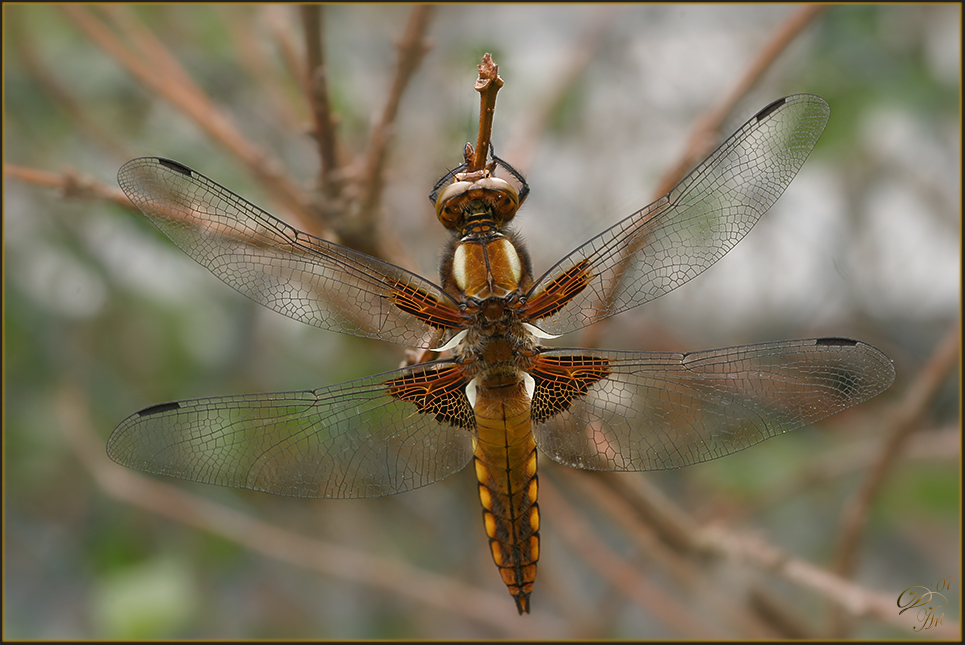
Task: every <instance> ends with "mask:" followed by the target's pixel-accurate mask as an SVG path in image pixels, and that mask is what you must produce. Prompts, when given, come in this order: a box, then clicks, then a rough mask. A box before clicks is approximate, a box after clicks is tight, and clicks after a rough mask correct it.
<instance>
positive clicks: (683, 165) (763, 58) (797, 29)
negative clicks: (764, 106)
mask: <svg viewBox="0 0 965 645" xmlns="http://www.w3.org/2000/svg"><path fill="white" fill-rule="evenodd" d="M826 9H827V6H825V5H813V4H812V5H804V6H802V7H800V8H798V10H797V11H795V12H794V14H792V15H791V17H790V18H788V19H787V20H786V21H785V22H784V24H782V25H780V26H779V27H778V29H777V31H775V32H774V34H773V35H772V36H771V38H770V39H769V40H768V41H767V42H766V43H764V46H763V47H762V48H761V50H760V51H759V52H758V53H757V57H756V58H755V59H754V60H753V61H751V64H750V66H749V67H748V68H747V70H746V71H745V72H744V75H743V76H742V77H741V78H739V79H738V81H737V83H736V84H735V85H734V87H733V88H731V91H730V92H729V93H728V94H727V95H726V96H725V97H724V99H723V100H722V101H720V103H718V104H717V105H716V106H715V107H714V108H713V109H711V110H710V111H709V112H707V113H706V114H704V115H703V116H702V117H701V118H700V120H699V121H698V122H697V124H696V125H695V127H694V129H693V130H692V132H691V134H690V137H689V139H688V140H687V146H686V148H685V150H684V154H683V156H682V157H681V158H680V160H679V161H678V162H677V165H676V166H674V167H673V168H671V169H670V171H668V172H667V173H666V174H665V175H664V176H663V179H662V180H661V181H660V183H659V184H657V190H656V191H655V193H654V198H656V197H660V196H662V195H665V194H667V193H668V192H670V189H671V188H673V187H674V186H676V185H677V182H679V181H680V180H681V179H683V177H684V175H685V174H686V173H687V172H689V171H690V169H691V168H693V167H694V166H695V165H696V164H697V163H698V162H699V161H700V160H702V159H703V158H704V157H706V156H707V154H708V153H709V152H710V151H711V150H712V149H713V147H714V145H715V144H716V143H717V139H718V137H719V133H720V128H721V126H722V125H723V123H724V121H725V120H726V119H727V118H728V117H729V116H730V115H731V113H732V112H733V111H734V108H735V107H736V106H737V104H738V103H740V101H741V100H742V99H743V98H744V97H745V96H746V95H747V94H748V93H749V92H750V91H751V90H752V89H753V88H754V86H755V85H756V84H757V82H758V81H760V79H761V77H762V76H763V75H764V73H765V72H766V71H767V70H768V69H770V67H771V65H773V64H774V63H775V61H777V59H778V57H779V56H780V55H781V54H782V53H784V50H785V49H787V47H788V45H790V44H791V43H792V42H794V39H795V38H797V36H798V35H800V33H801V32H802V31H804V29H805V28H807V27H808V26H809V25H810V24H811V23H812V22H813V21H814V20H815V19H816V18H817V17H818V16H819V15H821V13H823V12H824V11H825V10H826Z"/></svg>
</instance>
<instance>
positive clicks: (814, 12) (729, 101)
mask: <svg viewBox="0 0 965 645" xmlns="http://www.w3.org/2000/svg"><path fill="white" fill-rule="evenodd" d="M823 10H824V7H823V6H821V5H806V6H804V7H801V8H800V9H799V10H798V11H796V12H795V13H794V15H792V16H791V18H790V19H789V20H787V21H786V22H785V23H784V24H783V25H781V26H780V27H779V28H778V30H777V31H776V32H775V34H774V35H773V36H772V37H771V39H770V40H768V42H767V43H765V45H764V47H763V48H762V49H761V51H760V52H759V53H758V55H757V58H755V59H754V61H753V62H752V63H751V65H750V67H749V68H748V70H747V72H745V74H744V76H742V77H741V78H740V79H739V80H738V82H737V83H736V85H735V86H734V88H733V89H732V90H731V91H730V93H729V94H728V95H727V97H726V98H725V99H724V100H723V101H721V102H720V104H718V105H717V107H715V108H714V109H713V110H711V111H710V112H708V113H707V114H705V115H704V116H703V117H702V118H701V119H700V120H699V121H698V122H697V125H696V127H695V128H694V130H693V132H692V134H691V135H690V138H689V140H688V144H687V147H686V149H685V152H684V155H683V157H682V158H681V159H680V160H679V161H678V162H677V165H676V166H674V167H673V168H672V169H671V170H670V172H668V173H666V174H665V175H664V177H663V179H662V181H661V182H660V183H659V184H658V188H657V190H656V193H655V197H660V196H662V195H665V194H666V193H668V192H670V189H672V188H673V187H674V186H676V185H677V183H678V182H679V181H680V180H681V179H682V178H683V176H684V175H685V174H686V173H687V172H688V171H689V170H690V169H691V168H692V167H693V166H694V165H695V164H696V163H697V162H698V161H700V160H701V159H703V158H704V157H705V156H706V155H707V153H708V152H710V150H711V148H712V147H713V145H714V143H715V142H716V141H717V138H718V136H717V133H718V131H719V130H720V127H721V124H722V123H723V121H724V119H726V118H727V116H728V115H729V114H730V113H731V111H732V110H733V108H734V106H735V105H736V104H737V102H738V101H739V100H740V99H741V98H742V97H743V96H744V94H746V93H747V92H748V91H749V90H750V89H751V88H752V87H753V86H754V84H755V83H756V82H757V81H758V80H759V79H760V77H761V75H762V74H763V73H764V71H766V70H767V69H768V67H770V66H771V65H772V64H773V63H774V61H775V60H776V59H777V57H778V55H780V53H781V52H783V51H784V49H786V48H787V46H788V45H789V44H790V43H791V42H792V41H793V39H794V38H795V37H796V36H797V35H798V34H800V33H801V31H803V29H804V28H805V27H806V26H808V25H809V24H810V23H811V21H813V20H814V18H815V17H816V16H818V15H819V14H820V13H821V11H823ZM645 242H646V237H645V236H638V239H637V241H636V243H635V245H634V246H633V247H630V248H627V249H626V251H625V254H624V262H623V264H624V266H623V267H622V268H620V269H618V270H617V271H616V276H617V279H616V280H614V281H613V285H614V287H616V286H617V285H619V284H620V279H619V278H620V276H622V275H623V272H624V270H625V267H626V263H627V262H629V260H630V258H631V257H632V256H633V253H634V252H635V251H636V250H637V248H639V247H640V246H641V245H643V244H644V243H645ZM612 297H613V295H612V292H611V291H608V292H607V293H606V294H605V295H604V297H603V300H604V301H603V302H602V303H601V308H603V309H606V308H607V302H608V301H609V300H610V299H612ZM604 329H605V324H597V325H591V326H590V327H588V328H587V329H586V330H585V331H584V332H583V334H582V336H583V345H584V346H585V347H597V346H598V345H599V338H600V334H601V333H602V332H603V330H604Z"/></svg>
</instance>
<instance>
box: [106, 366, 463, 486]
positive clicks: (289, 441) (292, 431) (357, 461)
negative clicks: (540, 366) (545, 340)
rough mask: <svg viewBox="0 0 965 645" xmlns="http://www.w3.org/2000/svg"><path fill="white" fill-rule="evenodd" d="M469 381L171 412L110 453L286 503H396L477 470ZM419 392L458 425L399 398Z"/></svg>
mask: <svg viewBox="0 0 965 645" xmlns="http://www.w3.org/2000/svg"><path fill="white" fill-rule="evenodd" d="M461 379H462V375H461V368H459V367H458V366H455V365H452V364H451V363H448V362H440V363H432V364H423V365H420V366H418V367H413V368H407V369H403V370H397V371H395V372H388V373H386V374H381V375H378V376H373V377H369V378H365V379H360V380H357V381H350V382H348V383H343V384H341V385H335V386H332V387H327V388H322V389H318V390H305V391H298V392H274V393H268V394H252V395H242V396H226V397H214V398H206V399H192V400H188V401H178V402H174V403H162V404H160V405H155V406H151V407H149V408H145V409H144V410H141V411H140V412H138V413H136V414H134V415H132V416H130V417H128V418H127V419H126V420H124V421H123V422H121V424H120V425H119V426H118V427H117V428H116V429H115V430H114V432H113V433H112V434H111V437H110V439H109V440H108V444H107V452H108V454H109V455H110V457H111V459H113V460H114V461H116V462H118V463H120V464H123V465H125V466H129V467H131V468H135V469H137V470H142V471H145V472H149V473H154V474H159V475H168V476H172V477H179V478H181V479H187V480H191V481H196V482H201V483H206V484H217V485H220V486H230V487H233V488H248V489H251V490H258V491H264V492H268V493H275V494H277V495H289V496H293V497H313V498H318V497H327V498H356V497H377V496H381V495H390V494H393V493H398V492H401V491H406V490H412V489H414V488H419V487H421V486H425V485H427V484H431V483H432V482H435V481H438V480H440V479H443V478H445V477H448V476H449V475H452V474H453V473H455V472H457V471H459V470H461V469H462V468H463V467H464V466H465V465H466V464H467V463H469V460H470V459H471V458H472V450H473V439H472V432H471V430H472V429H473V428H474V425H473V424H474V421H473V420H472V410H471V408H470V407H469V402H468V400H467V399H466V397H465V394H464V392H463V390H462V389H459V388H457V387H452V386H453V384H458V383H459V382H460V381H461ZM433 383H438V384H439V385H438V386H434V385H433ZM412 384H422V385H424V386H426V387H429V388H431V389H438V390H442V391H445V392H448V394H447V395H446V396H448V401H447V402H446V403H445V404H444V405H443V404H442V403H437V407H445V409H447V410H448V411H449V414H450V417H449V418H448V420H447V418H445V417H443V416H442V415H440V414H425V413H422V412H420V411H419V408H418V406H417V405H415V404H413V403H412V402H410V401H408V400H404V399H402V398H400V397H399V396H398V390H399V389H400V388H404V387H406V386H409V387H411V386H412ZM393 392H395V394H394V393H393ZM436 400H437V401H441V400H442V395H440V396H437V397H436ZM467 426H471V427H467Z"/></svg>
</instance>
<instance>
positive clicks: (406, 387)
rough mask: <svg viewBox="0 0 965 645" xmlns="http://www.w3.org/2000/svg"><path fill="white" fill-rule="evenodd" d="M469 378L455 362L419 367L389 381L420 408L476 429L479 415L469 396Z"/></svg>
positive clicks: (394, 391)
mask: <svg viewBox="0 0 965 645" xmlns="http://www.w3.org/2000/svg"><path fill="white" fill-rule="evenodd" d="M468 381H469V379H467V378H466V376H465V374H464V373H463V368H462V366H461V365H451V366H449V367H445V368H443V369H435V368H426V369H420V370H416V371H413V372H411V373H409V374H406V375H405V376H403V377H400V378H397V379H392V380H391V381H388V382H386V384H385V385H386V387H388V389H389V394H390V395H391V396H393V397H395V398H397V399H399V400H401V401H408V402H410V403H413V404H415V406H416V407H417V408H418V409H419V412H422V413H423V414H431V415H433V416H434V417H435V418H436V421H439V422H441V423H448V424H449V425H452V426H455V427H457V428H465V429H466V430H473V429H475V427H476V418H475V416H474V415H473V411H472V407H471V406H470V405H469V399H467V398H466V393H465V386H466V383H467V382H468Z"/></svg>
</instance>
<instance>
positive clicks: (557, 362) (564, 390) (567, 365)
mask: <svg viewBox="0 0 965 645" xmlns="http://www.w3.org/2000/svg"><path fill="white" fill-rule="evenodd" d="M529 373H530V375H531V376H532V377H533V379H534V380H535V381H536V391H535V393H534V394H533V408H532V409H533V422H534V423H541V422H543V421H546V420H547V419H549V418H551V417H553V416H554V415H556V414H559V413H560V412H563V411H564V410H566V409H568V408H569V407H570V405H571V404H572V403H573V400H574V399H576V398H577V397H579V396H584V395H585V394H586V393H587V392H588V391H589V389H590V386H592V385H593V384H594V383H598V382H599V381H602V380H603V379H605V378H606V377H607V376H609V374H610V362H609V361H608V360H606V359H605V358H600V357H597V356H580V355H578V354H574V355H571V356H539V357H538V358H537V359H536V362H535V363H534V364H533V367H532V368H530V370H529Z"/></svg>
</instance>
